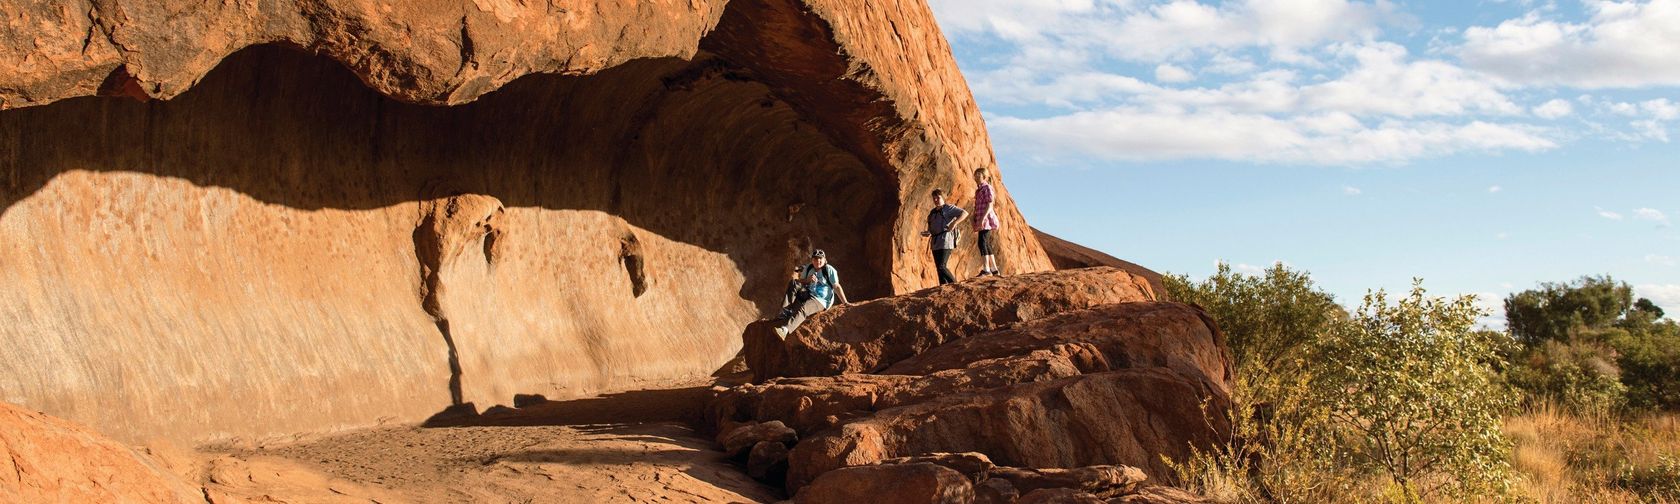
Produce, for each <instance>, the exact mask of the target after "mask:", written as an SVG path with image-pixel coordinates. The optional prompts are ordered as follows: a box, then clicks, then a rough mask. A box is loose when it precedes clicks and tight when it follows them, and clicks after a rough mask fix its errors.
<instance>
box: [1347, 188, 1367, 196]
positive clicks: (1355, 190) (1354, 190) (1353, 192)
mask: <svg viewBox="0 0 1680 504" xmlns="http://www.w3.org/2000/svg"><path fill="white" fill-rule="evenodd" d="M1342 194H1346V195H1348V196H1358V195H1361V194H1365V191H1361V190H1359V188H1358V187H1354V186H1342Z"/></svg>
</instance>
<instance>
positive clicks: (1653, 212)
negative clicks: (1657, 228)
mask: <svg viewBox="0 0 1680 504" xmlns="http://www.w3.org/2000/svg"><path fill="white" fill-rule="evenodd" d="M1633 218H1635V219H1639V220H1644V221H1651V222H1655V223H1657V224H1659V225H1662V226H1664V227H1667V226H1668V215H1667V214H1664V213H1662V211H1661V210H1657V209H1655V208H1640V209H1638V210H1634V211H1633Z"/></svg>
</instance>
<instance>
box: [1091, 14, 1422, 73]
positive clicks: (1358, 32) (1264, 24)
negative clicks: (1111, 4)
mask: <svg viewBox="0 0 1680 504" xmlns="http://www.w3.org/2000/svg"><path fill="white" fill-rule="evenodd" d="M1393 10H1394V9H1393V7H1392V6H1391V5H1390V4H1389V3H1388V2H1386V1H1378V2H1374V3H1367V2H1350V1H1347V0H1240V1H1233V2H1227V3H1224V4H1221V5H1218V6H1215V5H1210V4H1204V3H1201V2H1198V1H1191V0H1174V1H1171V2H1167V3H1160V4H1155V5H1150V6H1148V7H1145V8H1142V9H1139V10H1138V11H1136V12H1131V13H1129V15H1127V16H1125V17H1124V18H1122V19H1120V21H1119V24H1118V26H1117V27H1114V28H1111V29H1108V30H1100V31H1097V32H1094V33H1092V34H1093V35H1097V36H1098V37H1100V40H1101V41H1102V42H1103V43H1104V44H1105V46H1106V47H1108V48H1109V50H1110V51H1112V52H1113V53H1114V54H1115V55H1117V56H1119V57H1122V58H1126V59H1134V60H1143V61H1161V60H1165V59H1170V58H1174V57H1182V56H1185V55H1187V54H1191V53H1194V52H1196V51H1202V50H1210V49H1233V48H1242V47H1261V48H1268V49H1270V50H1272V52H1273V56H1274V57H1279V58H1289V57H1295V56H1299V54H1298V53H1299V50H1300V49H1303V48H1308V47H1312V46H1314V45H1317V44H1319V43H1321V42H1324V41H1335V40H1354V39H1357V38H1360V37H1361V36H1363V35H1368V34H1370V33H1371V32H1372V30H1374V29H1375V28H1376V27H1377V26H1378V25H1379V24H1380V23H1381V22H1383V20H1384V19H1385V18H1387V17H1388V15H1389V14H1391V13H1392V12H1393Z"/></svg>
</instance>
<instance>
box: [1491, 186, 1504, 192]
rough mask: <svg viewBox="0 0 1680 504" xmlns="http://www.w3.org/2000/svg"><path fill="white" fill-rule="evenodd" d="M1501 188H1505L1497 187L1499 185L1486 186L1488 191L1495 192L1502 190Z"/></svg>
mask: <svg viewBox="0 0 1680 504" xmlns="http://www.w3.org/2000/svg"><path fill="white" fill-rule="evenodd" d="M1503 190H1505V188H1503V187H1499V186H1491V187H1488V192H1490V193H1496V192H1499V191H1503Z"/></svg>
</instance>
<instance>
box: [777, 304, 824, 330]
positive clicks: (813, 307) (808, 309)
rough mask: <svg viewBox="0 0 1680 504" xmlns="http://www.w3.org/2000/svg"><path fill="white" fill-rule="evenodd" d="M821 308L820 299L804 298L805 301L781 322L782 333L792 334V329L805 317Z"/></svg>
mask: <svg viewBox="0 0 1680 504" xmlns="http://www.w3.org/2000/svg"><path fill="white" fill-rule="evenodd" d="M823 309H824V308H823V304H822V301H818V300H817V298H806V299H805V302H804V303H801V304H800V305H799V309H797V310H794V311H793V316H790V317H788V319H787V322H784V323H782V333H783V334H784V335H785V334H792V333H793V330H794V329H798V328H799V324H803V323H805V319H808V318H811V316H812V315H816V314H818V313H820V312H822V311H823ZM784 337H785V336H784Z"/></svg>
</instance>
